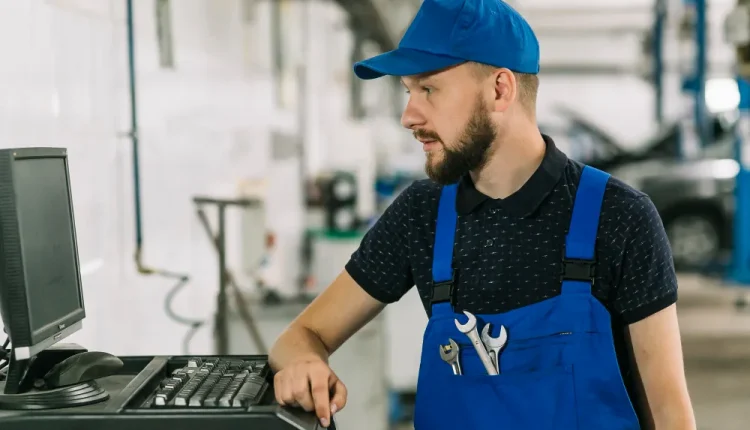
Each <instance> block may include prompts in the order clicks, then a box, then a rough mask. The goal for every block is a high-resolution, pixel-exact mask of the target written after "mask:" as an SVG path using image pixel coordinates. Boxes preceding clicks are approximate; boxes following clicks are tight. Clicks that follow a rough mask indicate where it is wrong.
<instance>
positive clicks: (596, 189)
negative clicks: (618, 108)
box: [414, 166, 640, 430]
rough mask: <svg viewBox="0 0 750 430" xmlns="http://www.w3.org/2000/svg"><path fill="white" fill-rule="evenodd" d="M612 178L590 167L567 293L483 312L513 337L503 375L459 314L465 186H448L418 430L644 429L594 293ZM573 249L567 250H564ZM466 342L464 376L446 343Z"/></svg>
mask: <svg viewBox="0 0 750 430" xmlns="http://www.w3.org/2000/svg"><path fill="white" fill-rule="evenodd" d="M608 180H609V175H608V174H607V173H604V172H602V171H599V170H596V169H594V168H592V167H589V166H586V167H585V168H584V170H583V174H582V176H581V179H580V183H579V186H578V191H577V193H576V197H575V202H574V205H573V212H572V216H571V221H570V228H569V230H568V234H567V237H566V241H565V250H564V252H563V250H561V253H560V255H561V258H563V262H564V270H563V273H562V274H561V282H562V293H561V294H560V295H559V296H556V297H553V298H550V299H547V300H544V301H542V302H538V303H535V304H532V305H529V306H526V307H523V308H519V309H514V310H512V311H509V312H505V313H501V314H492V315H483V314H479V315H476V319H477V327H476V329H477V331H478V332H479V333H481V331H482V329H483V328H484V325H485V324H490V334H491V336H493V337H497V336H498V333H499V331H500V327H501V325H502V326H504V327H505V329H506V333H507V344H506V345H505V347H504V348H503V349H502V350H501V352H500V353H499V354H498V357H499V359H498V361H499V368H500V369H499V374H498V375H489V374H488V372H487V371H486V370H485V367H484V366H483V365H482V362H481V361H480V359H479V355H478V353H477V351H476V350H475V349H474V346H473V345H472V343H471V341H470V340H469V338H468V337H467V335H466V334H463V333H461V332H460V331H459V330H458V329H457V327H456V323H455V320H458V322H459V323H461V324H464V323H466V322H467V319H468V318H467V317H466V316H465V315H464V314H463V313H462V312H461V311H462V310H461V309H456V310H454V309H453V296H454V294H453V286H454V285H453V269H452V261H453V245H454V236H455V231H456V221H457V215H456V209H455V208H456V201H455V200H456V185H450V186H445V187H443V190H442V194H441V197H440V203H439V208H438V218H437V227H436V232H435V246H434V254H433V266H432V274H433V300H432V305H431V306H432V316H431V317H430V319H429V322H428V324H427V328H426V330H425V333H424V339H423V346H422V358H421V363H420V369H419V377H418V382H417V401H416V410H415V418H414V425H415V429H416V430H443V429H445V430H448V429H451V430H454V429H465V430H485V429H487V430H490V429H492V430H497V429H507V430H568V429H576V430H578V429H582V430H626V429H627V430H637V429H639V428H640V426H639V424H638V418H637V417H636V414H635V411H634V409H633V406H632V404H631V402H630V399H629V397H628V394H627V391H626V389H625V386H624V384H623V381H622V377H621V374H620V369H619V367H618V363H617V357H616V355H615V348H614V342H613V337H612V327H611V323H610V316H609V312H608V311H607V309H606V308H605V307H604V306H603V305H602V304H601V303H600V302H599V301H598V300H597V299H596V298H595V297H594V296H593V295H592V294H591V286H592V282H593V279H594V266H595V261H594V260H595V253H594V249H595V242H596V235H597V230H598V225H599V213H600V209H601V204H602V198H603V196H604V189H605V186H606V184H607V181H608ZM563 255H564V257H563ZM451 339H452V340H453V341H455V343H456V344H458V347H459V363H460V367H461V374H460V375H455V374H454V371H453V370H452V367H451V365H450V364H448V363H447V362H445V361H443V359H442V358H441V354H440V348H441V346H442V345H447V344H449V342H450V340H451Z"/></svg>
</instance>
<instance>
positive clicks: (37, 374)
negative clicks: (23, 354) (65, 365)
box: [0, 345, 109, 410]
mask: <svg viewBox="0 0 750 430" xmlns="http://www.w3.org/2000/svg"><path fill="white" fill-rule="evenodd" d="M82 352H86V349H84V348H81V347H80V346H77V345H60V346H59V347H52V348H50V349H47V350H44V351H42V352H40V353H39V354H38V355H37V356H35V357H32V358H31V359H29V360H17V359H16V356H15V353H14V352H11V356H10V362H9V364H8V373H7V378H6V380H5V390H4V394H0V410H43V409H60V408H69V407H75V406H85V405H91V404H94V403H99V402H103V401H105V400H107V399H109V394H108V393H107V392H106V391H105V390H104V389H102V388H101V387H100V386H99V384H97V382H96V381H87V382H82V383H80V384H75V385H70V386H67V387H60V388H53V389H47V388H45V387H44V384H43V382H42V381H41V377H42V376H43V375H45V374H46V373H47V372H48V371H49V370H50V369H51V368H52V367H53V366H54V365H55V364H57V363H59V362H61V361H63V360H65V359H66V358H68V357H71V356H73V355H75V354H80V353H82Z"/></svg>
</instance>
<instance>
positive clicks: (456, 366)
mask: <svg viewBox="0 0 750 430" xmlns="http://www.w3.org/2000/svg"><path fill="white" fill-rule="evenodd" d="M448 341H449V342H450V343H449V344H448V345H440V358H442V359H443V361H445V362H446V363H448V364H450V365H451V368H452V369H453V374H454V375H460V374H461V363H460V362H459V361H458V344H457V343H456V341H454V340H453V339H448Z"/></svg>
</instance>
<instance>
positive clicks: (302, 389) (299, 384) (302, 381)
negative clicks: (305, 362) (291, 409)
mask: <svg viewBox="0 0 750 430" xmlns="http://www.w3.org/2000/svg"><path fill="white" fill-rule="evenodd" d="M292 391H293V393H294V400H295V401H296V402H297V404H298V405H299V406H301V407H302V408H303V409H304V410H306V411H308V412H310V411H312V410H313V409H315V405H314V404H313V399H312V396H311V395H310V381H309V379H308V378H297V379H296V380H295V381H294V388H292Z"/></svg>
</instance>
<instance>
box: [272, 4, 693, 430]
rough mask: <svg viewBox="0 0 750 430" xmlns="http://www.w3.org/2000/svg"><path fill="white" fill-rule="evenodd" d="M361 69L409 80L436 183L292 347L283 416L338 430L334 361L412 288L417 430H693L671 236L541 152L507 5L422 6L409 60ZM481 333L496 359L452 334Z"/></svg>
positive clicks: (285, 368)
mask: <svg viewBox="0 0 750 430" xmlns="http://www.w3.org/2000/svg"><path fill="white" fill-rule="evenodd" d="M354 70H355V73H356V74H357V75H358V76H359V77H360V78H362V79H372V78H377V77H379V76H383V75H395V76H400V77H401V79H402V83H403V85H404V87H405V89H406V91H407V92H408V93H409V101H408V104H407V106H406V108H405V111H404V113H403V117H402V123H403V125H404V127H406V128H408V129H409V130H411V131H412V132H413V134H414V136H415V137H416V138H417V139H418V140H419V141H420V142H421V143H422V145H423V147H424V151H425V154H426V158H427V160H426V171H427V174H428V176H429V178H430V180H424V181H417V182H415V183H414V184H413V185H411V186H410V187H409V188H408V189H407V190H406V191H405V192H403V193H402V194H401V195H400V196H398V198H397V199H396V200H395V201H394V202H393V204H392V205H391V206H390V207H389V208H388V209H387V210H386V211H385V213H384V214H383V215H382V217H381V218H380V219H379V220H378V222H377V223H376V225H375V226H373V228H372V229H371V230H370V231H369V232H368V233H367V235H366V236H365V238H364V239H363V241H362V243H361V245H360V248H359V249H358V250H357V251H356V252H355V253H354V254H353V255H352V257H351V260H350V261H349V263H348V264H347V265H346V267H345V270H344V271H343V272H342V273H341V274H340V276H339V277H338V279H336V280H335V281H334V282H333V284H332V285H330V286H329V287H328V288H327V289H326V290H325V291H324V292H323V293H322V294H321V295H320V296H319V297H318V298H317V299H316V300H315V301H314V302H313V303H312V304H311V305H310V306H309V307H308V308H307V309H306V310H305V311H304V312H303V313H302V314H301V315H300V316H299V317H298V318H297V319H296V320H295V321H294V322H293V323H292V324H291V325H290V327H289V328H288V329H287V330H286V331H285V332H284V333H283V334H282V335H281V336H280V337H279V339H278V341H277V342H276V344H275V345H274V347H273V349H272V351H271V354H270V361H271V365H272V367H273V368H274V370H275V371H276V372H277V373H276V375H275V379H274V384H275V390H276V391H275V392H276V398H277V400H278V401H279V402H280V403H281V404H285V405H295V406H300V407H303V408H305V409H307V410H315V411H316V413H317V416H318V417H319V418H320V420H321V423H322V424H323V425H324V426H327V425H328V423H329V422H330V421H329V420H330V418H331V416H332V415H333V414H334V413H335V412H336V411H337V410H340V409H341V408H343V407H344V405H345V403H346V397H347V392H346V388H345V386H344V383H343V382H342V381H340V380H339V379H338V377H337V376H336V374H335V373H334V372H333V371H332V370H331V369H330V368H329V367H328V364H327V361H328V358H329V356H330V354H332V353H333V352H334V351H336V349H337V348H339V347H340V346H341V344H342V343H344V342H345V341H346V340H347V339H348V338H349V337H350V336H352V335H353V334H354V333H355V332H357V330H359V329H360V328H361V327H363V326H364V325H365V324H367V323H368V322H369V321H370V320H371V319H372V318H373V317H375V316H376V315H377V314H378V313H379V312H380V311H381V310H382V309H383V308H384V307H385V306H386V305H387V304H388V303H392V302H395V301H397V300H398V299H399V298H400V297H402V296H403V295H404V294H405V293H406V292H407V291H408V290H409V289H410V288H411V287H412V286H413V285H415V284H416V286H417V288H418V290H419V293H420V296H421V298H422V300H423V303H424V306H425V310H426V311H427V313H428V315H429V316H430V319H429V323H428V326H427V329H426V331H425V336H424V340H423V352H422V361H421V364H420V373H419V378H418V386H417V405H416V411H415V427H416V428H417V429H418V430H419V429H428V430H441V429H453V428H457V426H463V427H464V428H471V429H473V430H476V429H496V428H508V429H552V428H554V429H569V428H575V429H596V430H599V429H607V430H613V429H637V428H656V429H670V430H671V429H674V430H676V429H680V430H682V429H686V430H687V429H695V420H694V417H693V411H692V406H691V402H690V398H689V395H688V391H687V387H686V382H685V376H684V367H683V360H682V350H681V342H680V334H679V329H678V324H677V317H676V312H675V302H676V300H677V281H676V276H675V273H674V268H673V265H672V259H671V253H670V249H669V245H668V243H667V239H666V235H665V233H664V229H663V226H662V224H661V221H660V218H659V216H658V214H657V212H656V210H655V208H654V206H653V204H652V203H651V201H650V200H649V198H648V197H647V196H646V195H644V194H642V193H640V192H638V191H636V190H634V189H632V188H630V187H628V186H627V185H625V184H623V183H622V182H620V181H618V180H616V179H614V178H610V177H609V175H607V174H605V173H603V172H600V171H597V170H595V169H592V168H590V167H586V166H582V165H581V164H579V163H577V162H575V161H572V160H569V159H568V158H567V157H566V156H565V154H563V153H562V152H560V151H559V150H558V149H557V148H556V147H555V144H554V142H553V141H552V139H551V138H549V137H548V136H543V135H541V134H540V132H539V129H538V128H537V124H536V118H535V103H536V92H537V87H538V78H537V76H536V75H537V73H538V71H539V46H538V42H537V39H536V37H535V35H534V33H533V31H532V30H531V28H530V27H529V25H528V24H527V22H526V21H525V20H524V19H523V18H522V17H521V16H520V15H519V14H518V13H517V12H516V11H514V10H513V9H512V8H511V7H510V6H508V5H507V4H505V3H503V2H501V1H500V0H425V1H424V2H423V4H422V7H421V8H420V10H419V12H418V14H417V16H416V18H415V19H414V21H413V22H412V23H411V25H410V27H409V28H408V30H407V32H406V34H405V35H404V37H403V39H402V41H401V43H400V45H399V47H398V49H396V50H395V51H393V52H389V53H386V54H383V55H380V56H377V57H375V58H371V59H369V60H366V61H363V62H361V63H358V64H357V65H355V68H354ZM465 311H466V313H465ZM472 319H473V320H475V321H476V324H477V325H476V329H477V330H478V331H483V329H484V328H485V327H487V330H488V331H487V332H486V334H487V335H489V336H491V337H496V338H498V339H499V341H501V343H502V344H503V346H502V348H501V349H500V350H499V351H497V352H495V351H493V354H492V355H490V354H488V353H486V351H489V350H491V346H492V345H490V344H489V343H490V342H489V341H488V339H482V342H481V343H479V342H472V341H471V340H469V338H468V337H467V335H465V334H464V333H462V332H461V331H459V328H458V326H459V325H463V324H471V323H472ZM469 328H470V327H469ZM503 341H504V342H503ZM485 344H486V345H485ZM456 349H458V361H457V362H455V361H452V360H451V358H452V357H451V352H456ZM483 351H484V352H483ZM480 357H484V359H483V360H482V359H480ZM444 361H450V362H451V363H450V364H451V365H449V363H445V362H444ZM636 411H637V412H636Z"/></svg>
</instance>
